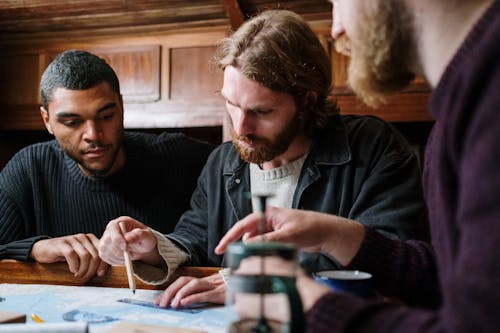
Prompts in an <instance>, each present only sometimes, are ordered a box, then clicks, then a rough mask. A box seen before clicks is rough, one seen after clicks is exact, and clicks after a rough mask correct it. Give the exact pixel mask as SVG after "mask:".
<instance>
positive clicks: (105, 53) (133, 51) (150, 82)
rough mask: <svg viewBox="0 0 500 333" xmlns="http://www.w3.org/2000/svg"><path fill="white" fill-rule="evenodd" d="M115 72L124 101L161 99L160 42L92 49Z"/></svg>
mask: <svg viewBox="0 0 500 333" xmlns="http://www.w3.org/2000/svg"><path fill="white" fill-rule="evenodd" d="M89 51H90V52H93V53H95V54H97V55H99V56H100V57H102V58H103V59H105V60H106V62H107V63H108V64H110V66H111V67H113V69H114V70H115V72H116V75H117V76H118V79H119V80H120V91H121V93H122V95H123V101H124V102H125V103H150V102H156V101H158V100H159V99H160V74H161V72H160V45H133V46H125V47H116V48H107V49H93V48H91V49H89Z"/></svg>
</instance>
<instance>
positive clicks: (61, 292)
mask: <svg viewBox="0 0 500 333" xmlns="http://www.w3.org/2000/svg"><path fill="white" fill-rule="evenodd" d="M160 293H161V291H160V290H144V289H138V290H136V293H135V295H133V294H132V293H131V292H130V290H129V289H128V288H103V287H86V286H85V287H75V286H56V285H41V284H6V283H3V284H0V309H1V310H6V311H11V312H18V313H25V314H26V318H27V323H31V322H32V319H31V317H30V315H31V314H32V313H35V314H36V315H38V317H40V318H41V319H43V320H44V321H45V322H46V323H61V322H68V323H69V322H87V323H88V327H89V332H91V333H102V332H106V331H107V330H108V329H109V328H110V327H112V325H113V324H114V323H117V322H119V321H127V322H138V323H142V324H148V325H159V326H169V327H181V328H190V329H198V330H202V331H205V332H210V333H212V332H213V333H219V332H221V333H222V332H226V331H227V326H228V324H229V323H230V322H231V321H233V320H235V318H236V315H235V314H234V313H232V312H231V310H230V309H229V308H227V307H224V306H209V305H207V304H195V305H194V306H192V307H189V308H182V309H172V308H160V307H157V306H155V305H154V303H153V300H154V298H155V297H156V296H157V295H158V294H160Z"/></svg>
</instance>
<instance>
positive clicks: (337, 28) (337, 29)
mask: <svg viewBox="0 0 500 333" xmlns="http://www.w3.org/2000/svg"><path fill="white" fill-rule="evenodd" d="M332 21H333V22H332V31H331V35H332V38H333V39H337V38H339V37H340V36H342V35H343V34H344V33H345V30H344V26H343V25H342V20H341V19H340V14H339V11H338V10H335V7H332Z"/></svg>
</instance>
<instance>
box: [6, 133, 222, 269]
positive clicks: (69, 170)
mask: <svg viewBox="0 0 500 333" xmlns="http://www.w3.org/2000/svg"><path fill="white" fill-rule="evenodd" d="M124 147H125V154H126V163H125V166H124V167H123V168H122V169H121V170H120V171H119V172H117V173H116V174H114V175H112V176H109V177H106V178H103V179H96V178H91V177H86V176H84V175H83V174H82V172H81V171H80V169H79V168H78V165H77V164H76V163H75V161H73V160H72V159H71V158H69V157H68V156H67V155H66V154H65V153H64V152H63V151H62V150H61V149H60V148H59V145H58V144H57V142H56V141H55V140H52V141H48V142H43V143H37V144H34V145H31V146H29V147H26V148H24V149H22V150H21V151H19V152H18V153H17V154H16V155H15V156H14V157H13V158H12V159H11V160H10V161H9V163H8V164H7V165H6V166H5V168H4V169H3V170H2V172H1V173H0V259H4V258H11V259H18V260H27V259H28V258H29V253H30V251H31V247H32V245H33V243H34V242H35V241H37V240H40V239H44V238H48V237H60V236H65V235H72V234H77V233H92V234H95V235H96V236H97V237H100V236H101V235H102V233H103V232H104V229H105V227H106V225H107V223H108V222H109V221H110V220H112V219H114V218H116V217H118V216H122V215H128V216H131V217H133V218H135V219H137V220H139V221H141V222H143V223H144V224H146V225H148V226H150V227H152V228H154V229H156V230H158V231H160V232H162V233H168V232H170V231H172V230H173V228H174V226H175V224H176V223H177V220H178V219H179V217H180V215H181V214H182V213H183V212H184V211H185V210H186V209H187V208H189V200H190V198H191V193H192V192H193V190H194V188H195V186H196V181H197V178H198V175H199V173H200V170H201V168H202V167H203V165H204V164H205V160H206V158H207V156H208V154H209V153H210V151H211V150H212V148H213V147H212V146H211V145H209V144H207V143H202V142H200V141H196V140H193V139H190V138H188V137H186V136H184V135H182V134H169V133H163V134H160V135H157V134H146V133H128V132H127V133H126V134H125V137H124Z"/></svg>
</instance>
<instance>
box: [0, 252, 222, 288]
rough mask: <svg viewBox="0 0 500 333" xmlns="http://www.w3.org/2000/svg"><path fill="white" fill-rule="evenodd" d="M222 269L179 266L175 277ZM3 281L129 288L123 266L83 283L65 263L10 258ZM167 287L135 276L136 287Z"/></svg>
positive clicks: (2, 269)
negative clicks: (148, 282) (42, 262)
mask: <svg viewBox="0 0 500 333" xmlns="http://www.w3.org/2000/svg"><path fill="white" fill-rule="evenodd" d="M219 269H220V268H217V267H180V268H179V269H178V270H177V271H176V272H175V276H174V279H175V278H176V277H178V276H182V275H187V276H194V277H204V276H207V275H212V274H214V273H216V272H217V271H219ZM0 283H22V284H30V283H31V284H56V285H67V286H85V285H87V286H94V287H114V288H128V280H127V273H126V271H125V267H124V266H111V267H109V269H108V272H107V274H106V275H105V276H103V277H97V276H96V277H94V278H93V279H91V280H90V281H87V282H82V281H78V280H76V279H75V278H74V276H73V274H72V273H70V272H69V270H68V265H67V264H66V263H62V262H61V263H53V264H40V263H37V262H31V261H30V262H22V261H17V260H11V259H4V260H0ZM167 286H168V283H166V284H163V285H156V286H155V285H149V284H146V283H143V282H142V281H140V280H138V279H136V287H137V289H165V288H166V287H167Z"/></svg>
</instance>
